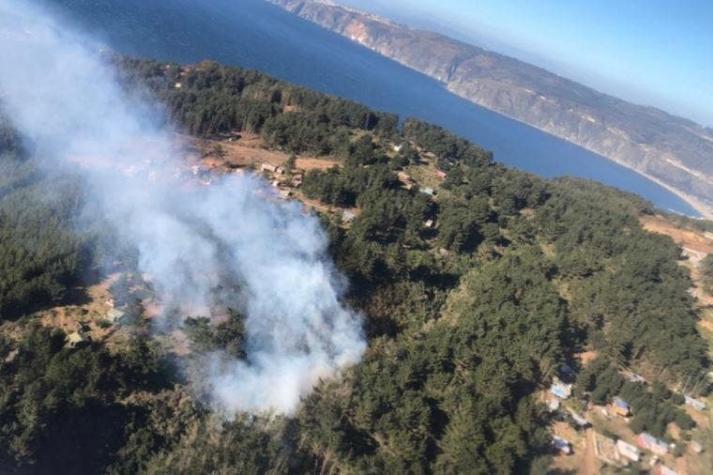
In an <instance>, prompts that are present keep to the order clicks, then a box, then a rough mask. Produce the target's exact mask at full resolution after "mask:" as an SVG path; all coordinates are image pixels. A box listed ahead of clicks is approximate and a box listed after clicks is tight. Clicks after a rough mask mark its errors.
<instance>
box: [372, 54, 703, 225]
mask: <svg viewBox="0 0 713 475" xmlns="http://www.w3.org/2000/svg"><path fill="white" fill-rule="evenodd" d="M374 51H376V50H374ZM377 52H378V51H377ZM392 59H393V58H392ZM399 64H402V65H404V66H407V65H405V64H403V63H401V62H399ZM411 69H413V68H411ZM413 70H414V71H417V72H420V71H418V70H417V69H413ZM422 74H423V73H422ZM429 77H430V76H429ZM439 82H440V83H441V84H442V86H443V87H444V89H446V90H447V91H448V92H450V93H451V94H454V95H456V96H458V97H460V98H461V99H464V100H466V101H468V102H470V103H471V104H474V105H476V106H478V107H482V108H484V109H487V110H489V111H490V112H493V113H495V114H499V115H501V116H503V117H507V118H508V119H510V120H514V121H516V122H519V123H521V124H523V125H527V126H528V127H532V128H533V129H537V130H539V131H540V132H543V133H545V134H547V135H551V136H552V137H555V138H557V139H559V140H563V141H565V142H567V143H570V144H572V145H575V146H577V147H580V148H582V149H584V150H586V151H588V152H590V153H593V154H595V155H598V156H600V157H602V158H603V159H605V160H609V161H610V162H613V163H616V164H617V165H620V166H622V167H624V168H626V169H628V170H631V171H633V172H635V173H637V174H638V175H641V176H642V177H644V178H646V179H647V180H650V181H652V182H653V183H656V184H657V185H659V186H660V187H662V188H664V189H666V190H667V191H669V192H671V193H673V194H674V195H676V196H677V197H679V198H681V199H682V200H683V201H685V202H686V203H687V204H688V205H690V206H691V208H693V209H695V210H696V211H698V212H699V213H700V214H701V217H702V218H704V219H709V220H713V207H711V206H709V205H707V204H705V203H704V202H703V201H701V200H700V199H698V198H696V197H695V196H691V195H689V194H688V193H686V192H684V191H681V190H679V189H678V188H675V187H673V186H671V185H669V184H667V183H665V182H664V181H662V180H661V179H660V178H656V177H655V176H653V175H650V174H649V173H646V172H645V171H642V170H639V169H637V168H636V167H633V166H632V165H631V164H629V163H626V162H624V161H623V160H619V159H617V158H614V157H607V156H606V155H602V154H601V153H599V152H597V151H596V150H593V149H591V148H589V147H586V146H584V145H580V144H578V143H575V142H572V141H571V140H568V139H567V138H566V137H562V136H559V135H557V134H554V133H552V132H551V131H549V130H546V129H543V128H541V127H538V126H536V125H533V124H530V123H527V122H524V121H523V120H521V119H518V118H517V117H513V116H511V115H508V114H505V113H503V112H500V111H497V110H494V109H491V108H489V107H487V106H485V105H483V104H479V103H478V102H476V101H474V100H473V99H472V98H470V97H468V96H466V95H464V94H460V93H459V92H457V91H455V90H453V89H451V88H450V87H449V85H448V83H444V82H442V81H439ZM664 211H667V212H668V211H670V210H664Z"/></svg>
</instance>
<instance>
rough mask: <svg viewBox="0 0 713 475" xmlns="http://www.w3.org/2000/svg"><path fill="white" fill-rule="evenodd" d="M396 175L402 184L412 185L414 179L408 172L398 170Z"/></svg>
mask: <svg viewBox="0 0 713 475" xmlns="http://www.w3.org/2000/svg"><path fill="white" fill-rule="evenodd" d="M396 176H397V178H398V179H399V181H400V182H401V183H403V184H404V185H413V184H414V183H415V181H414V180H413V178H411V175H409V174H408V173H406V172H398V173H397V174H396Z"/></svg>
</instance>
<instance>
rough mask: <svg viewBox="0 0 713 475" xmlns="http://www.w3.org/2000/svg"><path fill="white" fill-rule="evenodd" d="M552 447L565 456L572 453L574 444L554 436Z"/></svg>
mask: <svg viewBox="0 0 713 475" xmlns="http://www.w3.org/2000/svg"><path fill="white" fill-rule="evenodd" d="M552 446H553V447H554V448H555V449H557V450H558V451H559V452H561V453H563V454H565V455H569V454H571V453H572V444H571V443H570V442H569V441H568V440H567V439H563V438H562V437H558V436H556V435H555V436H552Z"/></svg>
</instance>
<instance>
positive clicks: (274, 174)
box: [260, 162, 304, 199]
mask: <svg viewBox="0 0 713 475" xmlns="http://www.w3.org/2000/svg"><path fill="white" fill-rule="evenodd" d="M260 172H261V173H262V174H263V175H265V176H267V177H269V178H271V180H272V181H271V184H272V186H273V187H274V188H276V189H277V190H278V193H279V195H280V197H281V198H283V199H287V198H289V197H290V196H292V190H293V189H295V188H300V187H301V186H302V183H303V181H304V175H303V174H302V173H292V174H289V173H287V169H285V167H282V166H280V165H274V164H272V163H269V162H263V163H262V164H261V165H260Z"/></svg>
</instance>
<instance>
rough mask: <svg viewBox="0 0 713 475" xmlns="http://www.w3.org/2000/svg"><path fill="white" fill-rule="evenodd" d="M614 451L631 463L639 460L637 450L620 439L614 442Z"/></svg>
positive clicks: (639, 456)
mask: <svg viewBox="0 0 713 475" xmlns="http://www.w3.org/2000/svg"><path fill="white" fill-rule="evenodd" d="M616 449H617V450H618V451H619V455H621V456H622V457H624V458H627V459H629V460H631V461H632V462H638V461H639V459H640V458H641V453H640V452H639V449H637V448H636V447H635V446H634V445H631V444H629V443H626V442H624V441H623V440H621V439H619V440H617V441H616Z"/></svg>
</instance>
